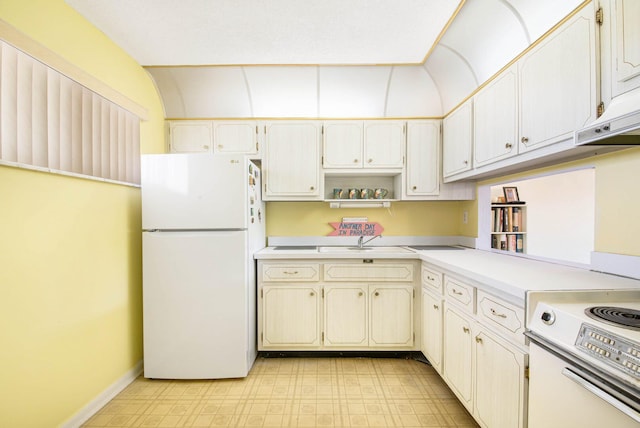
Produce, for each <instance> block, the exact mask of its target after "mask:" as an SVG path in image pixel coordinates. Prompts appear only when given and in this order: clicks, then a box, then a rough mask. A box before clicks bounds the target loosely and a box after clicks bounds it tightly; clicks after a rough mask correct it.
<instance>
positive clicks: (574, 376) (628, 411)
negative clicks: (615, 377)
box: [562, 367, 640, 422]
mask: <svg viewBox="0 0 640 428" xmlns="http://www.w3.org/2000/svg"><path fill="white" fill-rule="evenodd" d="M562 374H563V375H564V376H566V377H568V378H569V379H571V380H572V381H574V382H575V383H577V384H578V385H580V386H581V387H583V388H584V389H586V390H587V391H589V392H591V393H592V394H594V395H596V396H597V397H599V398H601V399H602V400H604V401H606V402H607V403H609V404H611V405H612V406H613V407H615V408H616V409H618V410H620V411H621V412H622V413H624V414H625V415H627V416H629V417H630V418H631V419H633V420H634V421H636V422H640V413H638V412H636V411H635V410H634V409H632V408H631V407H629V406H627V405H626V404H625V403H623V402H622V401H620V400H618V399H617V398H615V397H612V396H611V395H609V394H607V393H606V392H605V391H603V390H601V389H600V388H598V387H597V386H596V385H594V384H593V383H591V382H589V380H588V379H585V377H583V376H581V375H580V374H578V373H576V372H574V371H573V370H571V369H569V368H568V367H565V368H564V369H562Z"/></svg>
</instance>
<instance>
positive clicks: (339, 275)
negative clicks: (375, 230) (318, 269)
mask: <svg viewBox="0 0 640 428" xmlns="http://www.w3.org/2000/svg"><path fill="white" fill-rule="evenodd" d="M324 280H325V281H327V282H328V281H367V282H371V281H376V282H378V281H395V282H397V281H407V282H410V281H413V264H409V263H379V264H376V263H373V264H363V263H359V264H355V263H339V264H338V263H326V264H325V265H324Z"/></svg>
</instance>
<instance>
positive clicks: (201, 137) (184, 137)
mask: <svg viewBox="0 0 640 428" xmlns="http://www.w3.org/2000/svg"><path fill="white" fill-rule="evenodd" d="M212 135H213V134H212V127H211V122H210V121H206V120H184V121H183V120H181V121H175V122H169V151H170V152H171V153H207V152H209V153H210V152H211V151H212V146H213V138H212Z"/></svg>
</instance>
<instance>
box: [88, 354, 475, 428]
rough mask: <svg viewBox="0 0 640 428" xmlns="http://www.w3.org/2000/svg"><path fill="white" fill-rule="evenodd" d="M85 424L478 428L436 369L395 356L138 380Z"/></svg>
mask: <svg viewBox="0 0 640 428" xmlns="http://www.w3.org/2000/svg"><path fill="white" fill-rule="evenodd" d="M83 426H84V427H91V428H94V427H477V426H478V425H477V424H476V423H475V421H474V420H473V418H472V417H471V416H470V415H469V414H468V413H467V411H466V410H465V409H464V407H463V406H462V405H461V404H460V402H459V401H458V400H457V399H456V398H455V396H454V395H453V393H452V392H451V390H450V389H449V388H448V387H447V385H446V384H445V383H444V381H443V380H442V379H441V378H440V376H439V375H438V374H437V373H436V372H435V370H434V369H433V368H432V367H431V366H429V365H428V364H425V363H423V362H419V361H415V360H411V359H395V358H368V357H367V358H365V357H362V358H361V357H348V358H329V357H320V358H309V357H304V358H298V357H295V358H293V357H286V358H264V357H259V358H258V359H257V360H256V362H255V365H254V366H253V368H252V370H251V372H250V373H249V375H248V376H247V377H246V378H243V379H223V380H197V381H185V380H149V379H145V378H143V377H142V376H141V377H138V378H137V379H136V380H135V381H134V382H133V383H131V384H130V385H129V386H128V387H127V388H126V389H124V390H123V391H122V392H121V393H120V394H118V395H117V396H116V397H115V398H113V399H112V400H111V401H110V402H109V403H108V404H107V405H106V406H104V407H103V408H102V409H101V410H100V411H98V412H97V413H96V414H95V415H93V416H92V417H91V418H90V419H89V420H88V421H87V422H86V423H85V424H84V425H83Z"/></svg>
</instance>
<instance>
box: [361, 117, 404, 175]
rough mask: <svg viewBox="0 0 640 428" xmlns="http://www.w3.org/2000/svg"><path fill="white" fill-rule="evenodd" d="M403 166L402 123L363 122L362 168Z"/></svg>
mask: <svg viewBox="0 0 640 428" xmlns="http://www.w3.org/2000/svg"><path fill="white" fill-rule="evenodd" d="M403 166H404V122H397V121H366V122H364V167H365V168H402V167H403Z"/></svg>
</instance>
